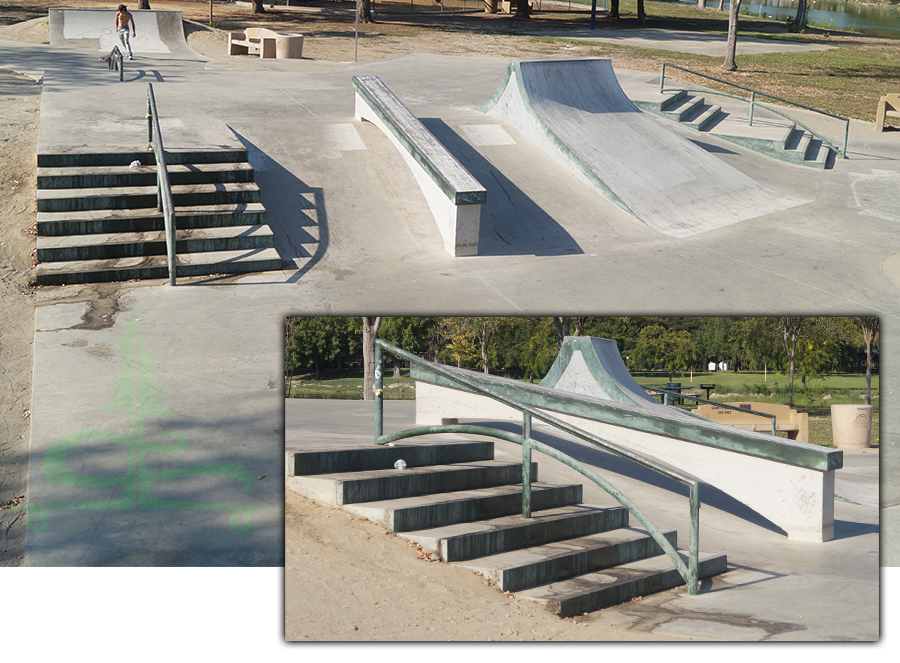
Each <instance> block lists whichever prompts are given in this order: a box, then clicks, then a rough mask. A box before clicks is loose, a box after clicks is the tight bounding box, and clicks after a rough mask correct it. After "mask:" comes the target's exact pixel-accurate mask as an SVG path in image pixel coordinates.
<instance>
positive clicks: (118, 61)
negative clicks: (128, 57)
mask: <svg viewBox="0 0 900 663" xmlns="http://www.w3.org/2000/svg"><path fill="white" fill-rule="evenodd" d="M106 63H107V66H108V67H109V70H110V71H113V70H118V72H119V80H120V81H123V80H125V57H124V56H123V55H122V51H120V50H119V47H118V46H113V47H112V50H111V51H110V52H109V55H107V56H106Z"/></svg>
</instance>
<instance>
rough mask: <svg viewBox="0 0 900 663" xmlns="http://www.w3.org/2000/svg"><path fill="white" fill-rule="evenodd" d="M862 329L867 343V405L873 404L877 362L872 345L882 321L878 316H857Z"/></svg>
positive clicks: (864, 340)
mask: <svg viewBox="0 0 900 663" xmlns="http://www.w3.org/2000/svg"><path fill="white" fill-rule="evenodd" d="M855 320H856V322H857V324H858V325H859V327H860V329H861V330H862V335H863V342H864V343H865V344H866V405H871V404H872V368H873V367H874V364H875V362H874V361H873V358H872V345H873V344H874V343H875V338H876V337H877V336H878V331H879V326H880V323H881V321H880V320H879V319H878V318H876V317H871V316H869V317H860V318H855Z"/></svg>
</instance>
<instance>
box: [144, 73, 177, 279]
mask: <svg viewBox="0 0 900 663" xmlns="http://www.w3.org/2000/svg"><path fill="white" fill-rule="evenodd" d="M147 141H148V142H149V144H150V147H151V149H152V150H153V153H154V155H155V156H156V193H157V195H156V202H157V207H156V208H157V210H159V211H160V212H162V213H163V219H164V220H165V227H166V255H167V258H168V266H169V285H175V268H176V264H175V205H174V202H173V200H172V186H171V184H169V170H168V167H167V166H166V150H165V147H164V146H163V138H162V132H161V131H160V128H159V113H158V112H157V110H156V97H155V95H154V94H153V84H152V83H147Z"/></svg>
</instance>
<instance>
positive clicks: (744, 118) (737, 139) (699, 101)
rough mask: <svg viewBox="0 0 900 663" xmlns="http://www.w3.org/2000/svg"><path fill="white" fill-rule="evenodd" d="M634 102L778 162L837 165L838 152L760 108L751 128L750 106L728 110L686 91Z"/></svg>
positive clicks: (652, 111) (696, 129)
mask: <svg viewBox="0 0 900 663" xmlns="http://www.w3.org/2000/svg"><path fill="white" fill-rule="evenodd" d="M645 96H647V95H645ZM634 103H635V105H636V106H638V107H639V108H640V109H641V110H644V111H647V112H650V113H653V114H655V115H659V116H661V117H664V118H666V119H669V120H672V121H673V122H678V123H680V124H682V125H684V126H687V127H690V128H691V129H694V130H695V131H699V132H703V133H709V134H711V135H714V136H716V137H717V138H721V139H723V140H727V141H729V142H732V143H735V144H737V145H741V146H742V147H746V148H748V149H751V150H755V151H757V152H761V153H763V154H765V155H767V156H769V157H772V158H774V159H779V160H781V161H786V162H788V163H794V164H799V165H802V166H810V167H813V168H826V167H829V166H830V165H831V164H833V163H834V158H835V152H834V150H832V149H831V148H829V147H827V146H825V145H823V143H822V141H821V140H819V139H818V138H815V137H814V136H813V135H812V134H810V133H809V132H808V131H806V130H805V129H803V128H802V127H799V126H798V125H796V124H794V123H793V122H791V121H789V120H787V119H786V118H782V117H780V116H777V115H775V114H774V113H766V112H765V111H764V110H763V109H759V108H757V110H756V112H755V114H754V119H753V126H752V127H751V126H749V125H748V114H749V108H750V107H749V105H746V110H743V109H742V110H741V111H737V112H736V111H735V110H731V111H725V110H723V108H722V107H721V106H717V105H714V104H712V103H709V102H707V101H706V98H705V97H703V96H701V95H696V94H689V93H687V92H685V91H684V90H680V91H678V92H667V93H664V94H661V95H656V98H654V99H651V100H642V101H635V102H634Z"/></svg>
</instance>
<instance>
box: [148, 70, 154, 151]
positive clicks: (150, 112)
mask: <svg viewBox="0 0 900 663" xmlns="http://www.w3.org/2000/svg"><path fill="white" fill-rule="evenodd" d="M147 85H148V87H147V144H148V145H152V144H153V110H152V108H151V106H150V91H151V90H152V89H153V88H151V87H149V85H150V84H149V83H148V84H147Z"/></svg>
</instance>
